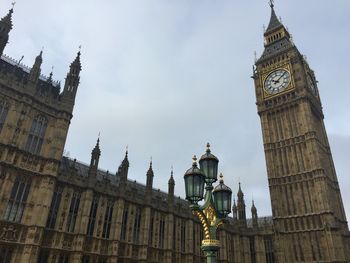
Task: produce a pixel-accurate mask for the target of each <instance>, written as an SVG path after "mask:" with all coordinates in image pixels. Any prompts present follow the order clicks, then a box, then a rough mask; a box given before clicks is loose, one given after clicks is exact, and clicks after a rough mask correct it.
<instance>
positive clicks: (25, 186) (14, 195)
mask: <svg viewBox="0 0 350 263" xmlns="http://www.w3.org/2000/svg"><path fill="white" fill-rule="evenodd" d="M29 189H30V182H28V180H25V179H21V180H19V179H16V181H15V183H14V184H13V187H12V190H11V195H10V199H9V201H8V203H7V207H6V210H5V215H4V219H5V220H8V221H12V222H17V223H19V222H21V219H22V215H23V211H24V208H25V206H26V202H27V197H28V194H29Z"/></svg>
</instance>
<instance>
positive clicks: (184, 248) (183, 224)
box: [181, 221, 186, 252]
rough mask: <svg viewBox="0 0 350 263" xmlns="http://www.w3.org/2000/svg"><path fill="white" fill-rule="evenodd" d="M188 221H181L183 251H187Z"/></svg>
mask: <svg viewBox="0 0 350 263" xmlns="http://www.w3.org/2000/svg"><path fill="white" fill-rule="evenodd" d="M185 250H186V222H185V221H182V222H181V252H186V251H185Z"/></svg>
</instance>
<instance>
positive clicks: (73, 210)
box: [66, 192, 80, 232]
mask: <svg viewBox="0 0 350 263" xmlns="http://www.w3.org/2000/svg"><path fill="white" fill-rule="evenodd" d="M79 203H80V193H78V192H74V193H73V197H72V200H71V202H70V207H69V213H68V220H67V229H66V230H67V232H74V227H75V221H76V219H77V215H78V210H79Z"/></svg>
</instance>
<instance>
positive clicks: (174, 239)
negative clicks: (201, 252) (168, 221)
mask: <svg viewBox="0 0 350 263" xmlns="http://www.w3.org/2000/svg"><path fill="white" fill-rule="evenodd" d="M175 249H176V222H175V220H174V224H173V250H174V251H175Z"/></svg>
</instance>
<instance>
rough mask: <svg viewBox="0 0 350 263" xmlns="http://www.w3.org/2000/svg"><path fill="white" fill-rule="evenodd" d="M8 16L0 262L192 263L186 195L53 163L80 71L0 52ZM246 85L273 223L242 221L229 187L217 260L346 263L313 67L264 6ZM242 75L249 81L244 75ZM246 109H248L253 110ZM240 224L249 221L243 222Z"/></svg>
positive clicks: (194, 251)
mask: <svg viewBox="0 0 350 263" xmlns="http://www.w3.org/2000/svg"><path fill="white" fill-rule="evenodd" d="M12 14H13V9H11V10H10V11H9V12H8V13H7V14H6V15H5V14H4V17H3V18H1V20H0V55H1V59H0V262H1V263H17V262H18V263H27V262H33V263H45V262H49V263H129V262H130V263H136V262H140V263H141V262H144V263H146V262H162V263H163V262H164V263H175V262H176V263H191V262H193V263H197V262H198V263H199V262H205V258H204V255H203V254H202V251H201V248H200V247H201V241H202V239H203V232H202V229H201V225H200V222H199V221H198V220H197V219H196V218H195V217H194V216H193V215H192V213H191V210H190V209H189V204H188V202H187V201H185V200H184V199H180V198H175V197H174V187H175V182H174V178H173V175H172V174H171V175H170V176H169V177H170V178H169V184H168V192H167V193H164V192H161V191H158V190H155V189H153V187H152V184H153V177H154V174H153V169H152V163H150V166H149V169H148V171H147V172H146V184H145V185H143V184H139V183H137V182H134V181H130V180H128V168H129V161H128V153H127V152H126V154H125V158H124V160H123V161H122V162H121V164H120V166H119V168H118V171H117V172H116V174H110V173H108V172H104V171H101V170H100V169H99V167H98V164H99V158H100V154H101V151H100V148H99V141H97V144H96V146H95V147H94V149H93V150H92V153H91V162H90V165H85V164H83V163H81V162H79V161H77V160H75V159H74V160H73V159H70V158H68V157H65V156H63V149H64V146H65V141H66V137H67V132H68V128H69V124H70V122H71V119H72V117H73V115H72V112H73V108H74V101H75V97H76V93H77V89H78V86H79V74H80V71H81V63H80V52H78V54H77V56H76V58H75V59H74V61H73V62H72V63H71V64H70V68H69V71H68V73H67V77H66V79H65V83H64V87H63V88H62V89H61V87H60V84H59V83H57V82H55V81H53V79H52V75H50V76H49V77H45V76H43V75H41V70H40V66H41V63H42V52H41V53H40V54H39V55H38V56H37V57H36V58H35V61H34V63H33V66H32V67H31V68H29V67H26V66H24V65H23V64H21V63H20V62H18V61H15V60H13V59H11V58H10V57H8V56H6V55H5V54H4V49H5V47H6V45H7V42H8V40H9V34H10V31H11V29H12ZM264 38H265V43H264V51H263V53H262V55H261V57H260V58H259V59H257V60H256V63H255V66H254V72H253V76H252V78H253V80H254V84H255V92H256V105H257V111H258V114H259V116H260V119H261V127H262V134H263V143H264V151H265V158H266V165H267V176H268V178H267V179H268V184H269V190H270V197H271V206H272V216H271V217H269V218H264V219H261V218H258V214H257V209H256V207H255V206H254V204H253V206H252V207H251V219H247V216H246V214H248V213H247V212H246V204H245V201H244V194H243V191H242V189H241V186H240V187H239V191H238V193H237V198H236V200H237V202H235V203H234V205H233V208H232V212H233V213H232V214H233V217H230V218H229V220H228V222H227V223H226V224H225V225H224V226H223V227H222V228H221V229H220V230H219V232H218V239H219V240H220V243H221V247H220V250H219V252H218V262H221V263H233V262H237V263H239V262H242V263H275V262H282V263H283V262H350V234H349V229H348V225H347V220H346V216H345V211H344V207H343V203H342V197H341V194H340V190H339V184H338V180H337V176H336V173H335V168H334V164H333V160H332V154H331V151H330V146H329V143H328V139H327V133H326V131H325V127H324V123H323V118H324V116H323V112H322V106H321V101H320V94H319V92H318V88H317V81H316V78H315V73H314V71H313V70H312V69H311V68H310V66H309V64H308V63H307V61H306V60H305V59H304V56H302V55H301V53H300V52H299V50H298V49H297V47H296V46H295V44H294V43H293V42H292V40H291V37H290V34H289V32H288V30H287V29H286V27H285V26H284V25H283V24H282V23H281V21H280V20H279V19H278V18H277V16H276V13H275V10H274V6H273V4H272V3H271V18H270V22H269V25H268V27H267V28H266V31H265V33H264ZM247 77H248V76H247ZM252 107H253V105H252ZM249 217H250V216H249Z"/></svg>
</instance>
